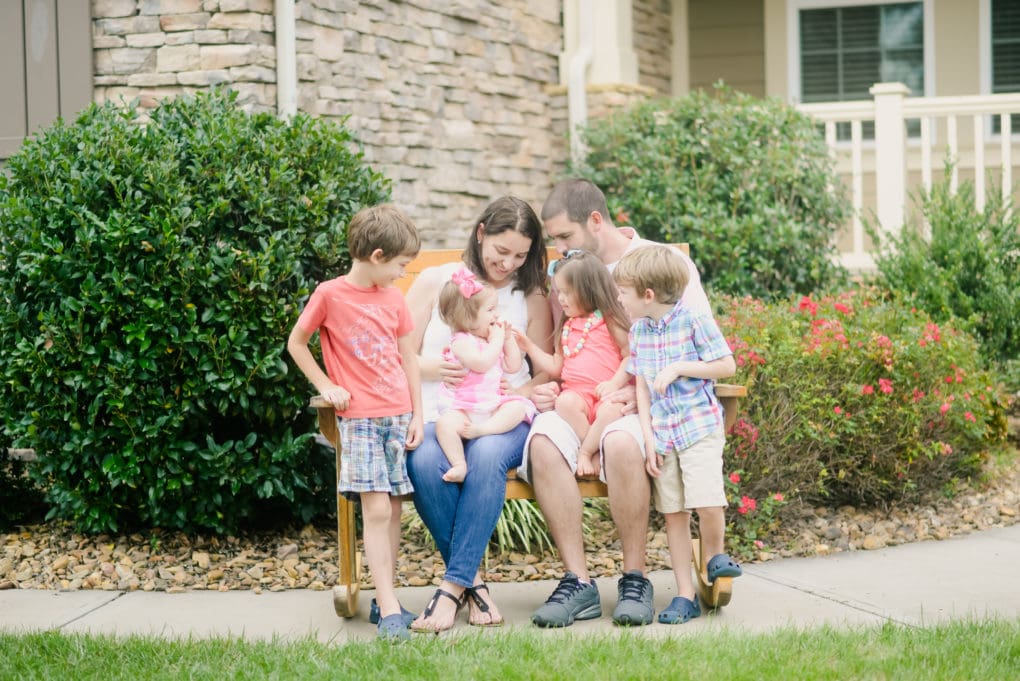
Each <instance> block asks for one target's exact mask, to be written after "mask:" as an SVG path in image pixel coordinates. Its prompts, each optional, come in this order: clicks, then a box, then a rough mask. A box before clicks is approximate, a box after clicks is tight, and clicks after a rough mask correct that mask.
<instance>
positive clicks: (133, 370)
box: [0, 92, 389, 531]
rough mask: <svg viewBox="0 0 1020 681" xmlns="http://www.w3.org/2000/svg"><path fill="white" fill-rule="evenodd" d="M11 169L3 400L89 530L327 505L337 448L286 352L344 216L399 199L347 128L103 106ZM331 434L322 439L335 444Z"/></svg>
mask: <svg viewBox="0 0 1020 681" xmlns="http://www.w3.org/2000/svg"><path fill="white" fill-rule="evenodd" d="M7 172H8V174H9V176H8V177H3V178H0V293H2V296H3V301H2V305H0V353H2V354H0V376H2V384H0V418H2V421H3V429H4V431H5V433H6V434H7V435H8V436H9V437H10V439H11V440H12V441H13V444H14V446H19V447H32V448H35V450H36V452H37V454H38V457H39V461H38V462H37V463H36V464H34V466H33V471H34V473H35V474H36V475H37V476H38V477H39V478H40V479H41V480H42V481H43V482H44V484H45V485H46V486H47V489H48V497H49V502H50V504H51V505H52V508H51V512H50V515H51V516H60V517H65V518H73V519H75V520H76V522H77V524H78V525H79V526H80V527H81V528H83V529H86V530H90V531H105V530H113V529H118V528H124V527H125V526H130V525H149V526H163V527H174V528H186V527H191V528H210V529H213V530H216V531H226V530H230V529H232V528H234V527H236V526H238V524H239V523H241V522H242V521H243V520H245V519H247V518H251V517H253V516H258V515H260V514H271V515H272V517H276V518H300V519H308V518H310V517H312V515H314V514H315V513H316V512H317V511H318V510H321V509H322V507H323V506H324V505H326V502H328V501H329V500H330V499H331V495H329V494H328V493H326V494H320V493H319V492H320V491H322V490H323V489H327V488H330V487H332V485H333V481H334V473H333V470H332V469H333V460H332V457H331V456H323V454H322V452H321V450H318V448H317V447H316V446H315V445H314V442H313V441H312V439H311V436H310V435H309V432H310V430H311V427H310V421H309V417H308V415H307V414H306V410H305V409H304V405H305V403H306V401H307V397H308V392H309V387H308V383H307V381H306V380H305V379H304V377H302V376H301V375H300V374H299V372H294V371H288V368H287V364H286V363H285V361H284V358H283V353H284V345H285V340H286V336H287V333H288V331H289V329H290V327H291V326H292V325H293V323H294V321H295V320H296V318H297V314H298V312H299V308H300V305H301V304H302V302H303V300H304V299H305V297H306V296H307V295H308V293H309V291H310V290H311V289H312V288H313V287H314V285H315V283H316V282H317V281H319V280H321V279H323V278H326V277H329V276H335V275H336V274H339V273H340V272H342V271H343V270H345V269H346V267H347V265H348V256H347V252H346V248H345V238H344V237H345V233H344V228H345V225H346V223H347V221H348V219H349V218H350V216H351V215H353V213H355V212H356V211H357V210H358V209H360V208H361V207H362V206H365V205H369V204H375V203H378V202H380V201H383V200H385V199H386V198H387V196H388V191H389V190H388V185H387V183H386V181H385V180H384V178H382V177H381V176H380V175H378V174H376V173H375V172H373V171H372V170H370V169H369V168H368V167H366V165H365V164H364V162H363V159H362V157H361V155H360V153H358V152H357V151H356V150H355V149H354V148H353V144H352V138H351V135H350V133H349V132H348V131H347V130H346V129H345V128H344V127H342V126H338V125H336V124H332V123H329V122H325V121H320V120H313V119H311V118H309V117H307V116H304V115H298V116H297V117H295V118H294V119H293V120H292V121H290V122H284V121H281V120H279V119H277V118H275V117H273V116H271V115H269V114H249V113H246V112H245V111H243V110H242V109H240V108H239V106H238V105H237V103H236V96H235V95H232V94H229V93H224V92H213V93H209V94H201V95H198V96H195V97H193V98H180V99H176V100H173V101H169V102H166V103H164V104H163V105H162V106H160V107H158V108H157V109H155V110H153V111H152V112H151V114H150V116H149V118H148V120H143V119H142V117H141V116H140V115H139V114H138V113H136V112H135V111H133V110H131V109H119V108H115V107H113V106H109V105H107V106H92V107H90V108H89V109H87V110H86V111H85V112H84V113H82V114H81V115H80V116H79V118H78V119H77V121H75V123H74V124H73V125H65V124H62V123H57V124H56V125H55V126H54V127H52V128H51V129H49V130H47V131H45V132H44V133H42V134H41V135H39V136H38V137H37V138H35V139H34V140H31V141H29V142H27V143H26V144H25V145H24V147H23V148H22V149H21V150H20V151H19V153H18V154H17V155H15V156H14V157H12V158H11V159H10V160H9V163H8V165H7ZM317 450H318V451H317Z"/></svg>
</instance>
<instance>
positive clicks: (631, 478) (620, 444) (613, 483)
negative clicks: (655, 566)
mask: <svg viewBox="0 0 1020 681" xmlns="http://www.w3.org/2000/svg"><path fill="white" fill-rule="evenodd" d="M604 451H605V467H606V485H607V486H608V488H609V513H610V515H612V517H613V523H614V524H615V525H616V530H617V531H618V532H619V533H620V545H621V547H622V549H623V571H624V572H629V571H631V570H639V571H640V572H641V573H642V574H644V572H645V552H646V549H647V546H648V513H649V504H650V502H649V500H650V498H651V485H650V483H649V481H648V475H647V474H646V473H645V459H644V456H643V455H642V452H641V450H640V449H639V448H638V444H637V441H636V440H635V439H634V438H633V437H631V436H630V435H629V434H628V433H626V432H623V431H613V432H611V433H609V434H608V435H606V437H605V440H604Z"/></svg>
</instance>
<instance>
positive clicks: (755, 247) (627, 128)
mask: <svg viewBox="0 0 1020 681" xmlns="http://www.w3.org/2000/svg"><path fill="white" fill-rule="evenodd" d="M580 134H581V135H582V138H583V140H584V142H585V144H586V145H587V148H588V154H587V158H586V160H585V161H584V163H583V164H581V165H579V166H573V167H572V168H571V171H572V172H573V173H575V174H578V175H581V176H584V177H587V178H589V179H591V180H592V181H593V182H595V183H596V184H598V185H599V186H600V187H601V188H602V189H603V190H604V191H605V193H606V196H607V199H608V201H609V206H610V210H611V211H612V212H613V213H614V214H616V215H619V214H622V215H620V218H621V219H622V220H624V221H627V222H629V223H630V224H632V225H633V226H634V227H636V228H637V229H638V231H639V232H640V233H641V235H642V236H645V237H647V238H651V239H656V240H661V241H668V242H674V241H688V242H690V244H691V251H692V254H693V255H694V259H695V261H696V262H697V263H698V266H699V267H700V268H701V271H702V275H703V277H704V280H705V282H706V283H707V284H709V285H711V286H712V288H713V289H714V290H716V291H721V292H726V293H732V294H739V295H753V296H755V297H760V298H782V297H785V296H788V295H792V294H794V293H809V292H811V291H816V290H820V289H822V288H824V287H826V286H829V285H831V284H833V283H835V282H838V281H840V280H841V277H842V276H843V272H842V270H841V268H840V267H838V266H837V265H835V264H834V260H833V256H834V255H835V246H834V243H835V242H834V235H835V234H836V232H837V231H838V229H839V228H840V226H841V225H842V224H843V223H844V221H845V220H846V218H847V216H848V215H849V203H848V201H847V200H846V198H845V197H844V195H843V193H842V192H841V191H840V185H839V183H838V180H837V177H836V175H835V173H834V171H833V168H832V161H831V160H830V157H829V153H828V149H827V147H826V145H825V142H824V140H823V139H822V137H821V135H820V134H819V132H818V130H817V129H816V127H815V125H814V123H813V122H812V121H811V119H810V118H808V117H807V116H806V115H804V114H802V113H800V112H798V111H797V110H796V109H794V108H792V107H790V106H788V105H786V104H783V103H781V102H779V101H776V100H761V99H756V98H754V97H751V96H749V95H744V94H740V93H735V92H732V91H730V90H728V89H725V88H720V89H719V90H717V91H716V92H715V93H708V92H703V91H696V92H694V93H692V94H690V95H687V96H685V97H681V98H676V99H669V100H655V101H649V102H645V103H642V104H639V105H636V106H634V107H632V108H630V109H627V110H625V111H622V112H620V113H617V114H616V115H613V116H610V117H607V118H603V119H596V120H593V121H592V122H591V123H590V125H589V127H587V128H585V129H583V130H582V131H581V133H580Z"/></svg>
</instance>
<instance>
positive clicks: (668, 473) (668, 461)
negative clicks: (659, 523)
mask: <svg viewBox="0 0 1020 681" xmlns="http://www.w3.org/2000/svg"><path fill="white" fill-rule="evenodd" d="M725 445H726V435H725V434H724V432H723V429H722V426H720V427H719V429H718V430H716V431H714V432H712V433H711V434H710V435H706V436H705V437H703V438H701V439H700V440H698V441H697V442H695V443H694V444H693V445H691V446H690V447H688V448H687V449H684V450H682V451H677V450H675V449H671V450H669V451H668V452H666V453H665V454H664V455H663V457H662V466H660V468H659V470H660V473H659V477H657V478H652V501H653V502H654V503H655V510H657V511H658V512H659V513H681V512H683V511H690V510H692V509H695V508H713V507H715V506H726V487H725V484H724V483H723V448H724V446H725Z"/></svg>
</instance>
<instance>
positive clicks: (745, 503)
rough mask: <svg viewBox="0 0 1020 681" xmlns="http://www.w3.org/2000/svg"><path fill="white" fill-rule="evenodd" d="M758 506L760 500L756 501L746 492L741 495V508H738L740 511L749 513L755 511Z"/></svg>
mask: <svg viewBox="0 0 1020 681" xmlns="http://www.w3.org/2000/svg"><path fill="white" fill-rule="evenodd" d="M756 508H758V502H757V501H755V500H754V499H752V498H751V497H749V496H747V495H746V494H745V495H744V496H742V497H740V508H738V509H737V510H738V511H740V512H741V513H747V511H753V510H754V509H756ZM741 509H747V510H741Z"/></svg>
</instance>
